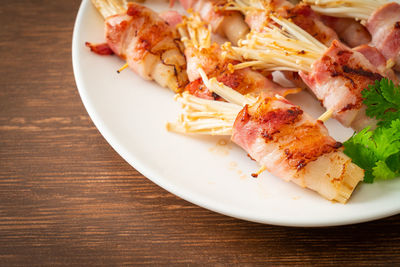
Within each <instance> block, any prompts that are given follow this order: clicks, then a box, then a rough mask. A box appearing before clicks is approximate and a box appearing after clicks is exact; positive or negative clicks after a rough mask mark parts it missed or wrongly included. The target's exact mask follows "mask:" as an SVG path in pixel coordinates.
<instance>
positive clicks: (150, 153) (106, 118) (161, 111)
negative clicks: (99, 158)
mask: <svg viewBox="0 0 400 267" xmlns="http://www.w3.org/2000/svg"><path fill="white" fill-rule="evenodd" d="M148 3H151V7H153V8H155V9H156V10H162V9H163V8H164V9H166V8H167V5H166V4H164V1H163V0H159V1H154V0H153V1H149V2H148ZM86 41H90V42H104V39H103V20H102V18H101V16H100V15H99V14H98V13H97V11H96V10H95V9H94V8H93V7H92V5H91V3H90V1H88V0H86V1H83V3H82V5H81V8H80V10H79V13H78V17H77V20H76V24H75V30H74V36H73V46H72V58H73V67H74V73H75V78H76V83H77V86H78V89H79V93H80V95H81V98H82V101H83V103H84V105H85V107H86V109H87V111H88V113H89V115H90V117H91V118H92V120H93V122H94V123H95V125H96V126H97V128H98V129H99V131H100V132H101V133H102V135H103V136H104V137H105V139H106V140H107V141H108V142H109V143H110V145H111V146H112V147H113V148H114V149H115V150H116V151H117V152H118V153H119V154H120V155H121V156H122V157H123V158H124V159H125V160H126V161H127V162H128V163H129V164H131V165H132V166H133V167H134V168H136V169H137V170H138V171H140V172H141V173H142V174H143V175H144V176H146V177H148V178H149V179H151V180H152V181H153V182H154V183H156V184H158V185H159V186H161V187H163V188H164V189H166V190H168V191H169V192H171V193H173V194H175V195H177V196H179V197H181V198H183V199H186V200H188V201H190V202H192V203H194V204H196V205H199V206H202V207H204V208H207V209H210V210H213V211H216V212H219V213H222V214H226V215H229V216H233V217H236V218H241V219H245V220H249V221H254V222H260V223H267V224H275V225H287V226H331V225H343V224H351V223H358V222H364V221H369V220H374V219H378V218H382V217H386V216H390V215H393V214H397V213H399V212H400V179H397V180H393V181H387V182H376V183H374V184H372V185H370V184H360V185H359V186H358V188H357V189H356V190H355V192H354V194H353V196H352V198H351V200H350V201H349V203H348V204H346V205H342V204H337V203H332V202H330V201H327V200H325V199H323V198H322V197H320V196H319V195H318V194H316V193H314V192H311V191H309V190H304V189H302V188H300V187H298V186H296V185H294V184H292V183H287V182H284V181H283V180H281V179H279V178H276V177H274V176H272V175H269V174H268V173H266V172H264V173H263V174H262V175H260V176H259V177H258V178H257V179H254V178H252V177H251V176H250V173H252V172H254V171H256V170H257V169H258V166H257V164H256V163H255V162H254V161H252V160H250V158H248V157H247V156H246V152H244V151H243V150H241V149H240V148H239V147H237V146H235V145H234V144H233V143H230V142H229V140H228V139H227V138H219V137H198V136H184V135H178V134H174V133H170V132H167V131H166V130H165V123H166V122H167V121H174V120H175V118H176V117H177V114H178V112H179V105H178V104H177V103H176V102H174V101H173V93H172V92H171V91H169V90H167V89H165V88H161V87H159V86H157V85H156V84H155V83H153V82H147V81H144V80H142V79H141V78H140V77H138V76H137V75H136V74H134V73H133V72H132V71H131V70H125V71H123V72H122V73H121V74H117V73H116V70H117V69H118V68H120V67H121V66H122V65H123V64H124V62H123V61H122V60H120V59H118V58H117V57H115V56H98V55H96V54H94V53H91V52H90V51H89V49H88V48H86V47H85V45H84V44H85V42H86ZM292 99H293V98H292ZM295 101H296V102H297V103H300V104H303V103H308V105H302V106H303V108H304V109H306V111H308V112H309V113H311V114H312V115H313V116H318V115H319V114H321V113H322V109H321V108H319V106H318V103H317V102H316V101H314V100H313V99H312V98H311V97H310V96H309V95H308V94H306V93H302V94H301V95H300V96H299V97H296V98H295ZM328 128H329V129H330V132H331V134H332V135H333V136H334V137H335V138H337V139H338V140H340V141H344V140H346V138H348V137H349V136H350V135H351V134H352V132H351V131H350V130H348V129H344V128H342V127H341V126H340V125H339V124H338V123H336V122H335V121H333V120H331V121H329V123H328ZM225 143H226V144H225Z"/></svg>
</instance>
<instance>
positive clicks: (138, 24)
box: [105, 3, 187, 92]
mask: <svg viewBox="0 0 400 267" xmlns="http://www.w3.org/2000/svg"><path fill="white" fill-rule="evenodd" d="M105 25H106V27H105V29H106V30H105V35H106V40H107V44H108V46H109V47H110V49H111V50H112V51H113V52H114V53H115V54H117V55H118V56H119V57H121V58H123V59H125V60H126V61H127V63H128V64H129V67H131V68H132V69H133V70H134V71H135V72H136V73H138V74H139V75H140V76H141V77H143V78H144V79H147V80H155V81H156V82H157V83H158V84H160V85H161V86H163V87H168V88H170V89H172V90H173V91H175V92H178V91H181V90H182V89H183V87H184V86H185V85H186V84H187V75H186V71H185V69H186V60H185V58H184V56H183V53H182V51H181V49H180V45H179V40H178V37H177V33H176V32H175V29H174V28H172V27H171V26H169V25H168V24H167V23H166V22H165V21H164V20H162V19H161V18H160V17H159V16H158V14H157V13H155V12H154V11H152V10H151V9H149V8H147V7H144V6H141V5H139V4H136V3H130V4H129V5H128V9H127V11H126V12H125V13H122V14H117V15H112V16H109V17H107V18H106V19H105Z"/></svg>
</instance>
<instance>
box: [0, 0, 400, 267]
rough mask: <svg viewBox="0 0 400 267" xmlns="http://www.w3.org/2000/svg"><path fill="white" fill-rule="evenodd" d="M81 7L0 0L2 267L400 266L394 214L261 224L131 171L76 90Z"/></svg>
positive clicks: (74, 2)
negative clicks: (76, 27)
mask: <svg viewBox="0 0 400 267" xmlns="http://www.w3.org/2000/svg"><path fill="white" fill-rule="evenodd" d="M79 5H80V1H78V0H69V1H54V0H46V1H39V0H31V1H22V0H2V1H1V6H0V25H1V28H0V42H1V45H0V54H1V62H0V68H1V69H0V73H1V79H0V88H1V89H0V266H20V265H24V266H32V265H41V266H57V265H77V266H84V265H90V266H92V265H105V266H116V265H125V264H128V265H139V264H142V265H222V266H232V265H249V266H251V265H266V264H270V265H285V264H287V265H289V264H290V265H293V264H295V265H311V264H315V265H375V264H377V265H388V266H389V265H392V264H397V265H398V264H400V216H399V215H397V216H393V217H391V218H387V219H383V220H378V221H374V222H369V223H364V224H358V225H351V226H344V227H330V228H288V227H278V226H270V225H262V224H256V223H251V222H246V221H241V220H237V219H234V218H230V217H226V216H223V215H220V214H216V213H213V212H211V211H208V210H206V209H203V208H200V207H197V206H195V205H192V204H190V203H188V202H186V201H184V200H182V199H179V198H177V197H176V196H174V195H172V194H170V193H168V192H166V191H165V190H164V189H162V188H160V187H158V186H156V185H155V184H153V183H152V182H150V181H149V180H147V179H146V178H145V177H143V176H142V175H141V174H140V173H138V172H137V171H136V170H134V169H133V168H132V167H131V166H129V165H128V164H127V163H126V162H125V161H124V160H123V159H122V158H121V157H120V156H119V155H118V154H117V153H116V152H115V151H114V150H113V149H112V148H111V147H110V146H109V145H108V144H107V142H106V141H105V140H104V139H103V137H102V136H101V135H100V133H99V132H98V130H97V129H96V128H95V126H94V125H93V123H92V121H91V120H90V118H89V116H88V115H87V113H86V111H85V109H84V107H83V105H82V102H81V100H80V98H79V95H78V92H77V89H76V85H75V81H74V77H73V72H72V63H71V39H72V31H73V24H74V20H75V16H76V14H77V11H78V8H79ZM399 201H400V199H399Z"/></svg>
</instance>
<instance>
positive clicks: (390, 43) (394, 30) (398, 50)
mask: <svg viewBox="0 0 400 267" xmlns="http://www.w3.org/2000/svg"><path fill="white" fill-rule="evenodd" d="M366 27H367V29H368V30H369V32H370V33H371V35H372V42H371V43H372V45H374V46H375V47H376V48H377V49H378V50H379V51H380V52H381V53H382V55H383V56H385V58H386V59H388V60H389V59H390V60H393V61H394V63H395V68H396V70H400V4H398V3H394V2H392V3H388V4H386V5H383V6H382V7H380V8H379V9H378V10H376V11H375V12H374V13H373V14H372V15H371V16H370V17H369V19H368V21H367V24H366Z"/></svg>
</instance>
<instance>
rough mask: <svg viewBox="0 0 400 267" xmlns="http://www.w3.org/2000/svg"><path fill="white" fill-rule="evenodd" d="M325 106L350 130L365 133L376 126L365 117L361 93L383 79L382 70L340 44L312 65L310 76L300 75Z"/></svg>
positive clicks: (336, 43) (335, 45)
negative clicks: (366, 129) (365, 129)
mask: <svg viewBox="0 0 400 267" xmlns="http://www.w3.org/2000/svg"><path fill="white" fill-rule="evenodd" d="M299 74H300V76H301V77H302V79H303V81H304V82H305V83H306V84H307V85H308V86H309V87H310V89H311V90H312V91H313V92H314V94H315V95H316V96H317V98H318V99H319V100H320V101H321V103H322V104H323V106H324V107H325V108H326V109H328V110H332V111H333V117H334V118H335V119H337V120H338V121H340V122H341V123H342V124H343V125H344V126H346V127H352V128H353V129H355V130H361V129H362V128H364V127H365V126H368V125H370V126H371V125H372V126H373V125H375V121H374V120H372V119H370V118H368V117H367V116H366V115H365V112H363V110H364V105H363V103H362V95H361V91H362V90H363V89H365V88H368V85H369V84H373V83H374V82H375V81H376V80H379V79H381V78H382V75H381V74H380V73H379V71H378V69H377V68H376V67H375V66H373V65H372V64H371V63H370V62H369V61H368V60H367V59H366V58H365V57H364V56H363V55H362V54H361V53H359V52H357V51H353V50H351V49H350V48H348V47H346V46H345V45H343V44H341V43H340V42H338V41H334V42H333V43H332V45H331V47H330V48H329V49H328V50H327V51H326V52H325V53H324V55H323V56H322V57H321V59H319V60H317V61H316V62H315V63H314V64H313V65H312V71H311V72H310V73H308V74H306V73H304V72H300V73H299Z"/></svg>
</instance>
